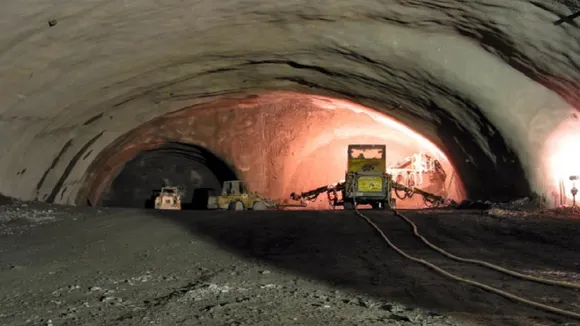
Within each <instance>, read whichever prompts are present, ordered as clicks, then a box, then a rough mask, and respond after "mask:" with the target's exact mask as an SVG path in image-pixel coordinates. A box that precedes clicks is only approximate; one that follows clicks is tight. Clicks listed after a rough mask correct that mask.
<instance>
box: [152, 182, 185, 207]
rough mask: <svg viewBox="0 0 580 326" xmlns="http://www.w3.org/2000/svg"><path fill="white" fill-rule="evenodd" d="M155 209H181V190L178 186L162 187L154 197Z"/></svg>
mask: <svg viewBox="0 0 580 326" xmlns="http://www.w3.org/2000/svg"><path fill="white" fill-rule="evenodd" d="M155 209H169V210H181V191H180V189H179V188H178V187H162V188H161V191H159V194H158V195H157V197H155Z"/></svg>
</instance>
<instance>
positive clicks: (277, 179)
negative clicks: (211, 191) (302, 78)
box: [77, 91, 479, 209]
mask: <svg viewBox="0 0 580 326" xmlns="http://www.w3.org/2000/svg"><path fill="white" fill-rule="evenodd" d="M384 111H385V110H383V111H381V110H378V109H374V108H368V107H363V106H361V105H358V104H356V103H354V102H350V101H347V100H342V99H337V98H331V97H326V96H318V95H312V94H306V93H296V92H286V91H276V92H273V91H272V92H264V93H259V95H256V94H252V95H250V96H246V97H243V98H237V99H225V100H224V99H223V98H217V99H214V100H210V101H208V102H207V103H205V104H203V105H196V106H190V107H185V108H183V109H180V110H177V111H173V112H170V113H167V114H165V115H163V116H160V117H157V118H154V119H152V120H150V121H148V122H146V123H144V124H142V125H141V126H139V127H137V128H135V129H133V130H132V131H130V132H128V133H126V134H124V135H122V136H121V137H118V138H117V139H116V140H115V141H114V142H113V143H111V144H110V145H109V146H108V147H107V148H106V149H104V150H103V151H101V152H100V153H99V155H97V157H96V159H95V160H94V161H93V162H92V164H91V166H90V167H89V168H88V169H87V171H86V174H85V177H84V180H83V182H82V186H81V189H80V191H79V193H78V197H77V204H79V203H80V204H81V205H83V204H85V203H88V204H89V205H92V206H100V205H101V206H102V205H105V206H110V205H111V201H110V200H109V198H108V197H110V195H109V194H107V191H109V190H108V189H110V188H115V187H118V186H117V185H116V183H122V180H123V179H122V177H121V178H120V179H119V176H123V172H122V170H123V167H126V166H127V165H129V166H131V165H135V164H136V163H134V162H132V160H133V161H135V160H140V159H142V158H141V157H142V156H144V155H149V156H151V155H153V154H154V155H156V156H157V157H159V156H160V155H165V154H167V153H176V150H177V149H176V148H175V146H176V144H180V145H179V146H178V147H179V148H180V150H182V149H183V144H196V145H195V146H198V147H200V148H205V149H207V150H208V151H209V152H211V153H213V154H214V155H215V157H217V158H219V159H220V160H221V161H223V162H228V163H226V165H227V166H228V168H229V169H230V170H231V171H232V173H230V174H229V176H231V177H234V176H235V178H237V179H240V180H243V181H245V182H246V184H247V185H248V187H249V190H251V191H256V192H258V193H260V194H262V195H264V196H265V197H267V198H269V199H273V200H275V201H278V202H281V203H283V204H289V203H292V202H291V201H290V200H289V194H290V193H291V192H296V191H304V190H308V187H313V186H315V184H316V186H319V185H323V184H332V183H335V182H337V181H339V180H342V179H344V172H345V167H346V146H347V144H349V143H369V142H372V143H379V144H385V145H387V148H388V150H387V151H388V158H387V163H388V164H390V165H393V164H395V163H397V162H399V161H400V160H402V159H405V158H406V157H409V156H411V155H413V154H415V153H417V152H424V153H427V154H429V155H430V156H432V157H434V158H436V159H438V160H440V161H441V162H443V163H444V164H443V165H444V166H445V169H446V170H447V171H448V175H447V177H448V180H449V177H451V175H453V176H452V177H451V180H452V183H453V185H446V188H447V189H448V190H449V189H451V191H450V192H452V193H453V196H452V197H453V198H450V199H454V200H462V199H465V198H466V197H467V196H468V193H469V192H470V191H473V190H475V191H478V190H479V189H474V188H473V187H472V188H469V187H466V185H465V184H464V182H463V178H464V177H465V176H466V175H465V174H464V173H462V172H465V168H463V171H462V169H461V163H462V162H461V161H460V162H459V168H457V167H456V166H455V165H454V164H455V162H453V161H452V159H453V157H452V159H448V158H447V156H446V154H445V152H446V151H447V149H446V148H444V147H443V148H440V147H439V146H438V145H439V142H440V141H441V140H440V139H437V138H435V139H434V140H435V142H432V141H431V139H428V138H426V137H425V136H423V134H424V133H425V130H422V131H419V132H417V131H414V130H412V129H411V128H410V127H408V126H405V125H404V124H402V123H401V122H399V121H397V120H395V119H393V118H391V117H390V116H389V115H387V114H385V113H384ZM419 122H420V121H419ZM420 123H421V122H420ZM432 129H433V128H432ZM168 139H170V140H171V141H170V142H168ZM187 146H189V145H187ZM191 146H194V145H191ZM343 147H344V148H343ZM187 148H188V150H189V148H190V147H187ZM319 163H320V164H319ZM328 163H330V165H331V168H328V167H325V164H328ZM183 169H185V168H182V170H183ZM330 170H332V171H333V172H332V173H326V172H328V171H330ZM214 174H216V173H214ZM321 176H324V177H321ZM467 177H470V176H469V175H467ZM116 179H118V180H117V181H114V180H116ZM157 179H158V180H160V179H162V177H160V176H158V177H157ZM218 179H219V178H218ZM184 180H187V178H185V179H184ZM221 181H223V177H222V180H221ZM128 183H130V182H128ZM160 185H161V182H160V181H157V184H156V185H150V186H149V188H151V187H152V186H155V187H158V186H160ZM425 187H429V185H425ZM185 188H190V189H195V188H196V186H195V184H192V183H190V184H188V185H186V187H185ZM126 191H129V190H126ZM202 201H203V200H202ZM115 205H119V204H118V203H116V204H115ZM398 205H399V203H398ZM402 206H403V208H404V206H405V205H402ZM196 207H200V206H196ZM399 207H401V206H399ZM200 208H201V207H200ZM407 208H421V207H417V206H416V205H415V206H410V207H407ZM320 209H323V208H322V207H320Z"/></svg>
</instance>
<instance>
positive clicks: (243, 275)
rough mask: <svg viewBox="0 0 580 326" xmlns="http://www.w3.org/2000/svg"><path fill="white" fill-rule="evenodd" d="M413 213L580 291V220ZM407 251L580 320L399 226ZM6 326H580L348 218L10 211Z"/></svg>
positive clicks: (3, 278)
mask: <svg viewBox="0 0 580 326" xmlns="http://www.w3.org/2000/svg"><path fill="white" fill-rule="evenodd" d="M500 213H501V212H498V211H495V212H489V213H488V212H486V213H482V212H481V211H460V210H455V211H446V210H439V211H435V210H432V211H409V212H406V213H405V214H406V215H408V216H409V217H410V218H411V219H413V220H414V221H415V222H416V223H417V224H418V225H419V227H420V231H421V232H422V233H423V234H424V235H425V236H427V238H428V239H429V240H431V241H432V242H433V243H434V244H436V245H439V246H441V247H443V248H444V249H447V250H449V251H451V252H452V253H455V254H458V255H460V256H464V257H469V258H478V259H484V260H487V261H490V262H493V263H497V264H500V265H502V266H505V267H509V268H513V269H515V270H518V271H523V272H527V273H531V274H534V275H541V276H545V277H550V278H554V279H560V280H568V281H577V282H580V253H579V251H578V249H579V248H580V238H578V237H577V234H578V233H579V231H580V220H578V219H576V220H574V219H563V218H553V217H539V216H534V215H530V214H505V213H503V214H500ZM367 215H368V216H370V217H372V218H373V220H374V221H375V222H377V224H379V225H380V226H381V227H382V228H383V229H384V230H385V231H386V233H387V235H388V236H389V237H392V240H393V242H394V243H395V244H396V245H398V246H400V248H401V249H403V250H405V251H408V252H409V253H410V254H412V255H414V256H418V257H421V258H424V259H427V260H428V261H430V262H433V263H435V264H437V265H439V266H441V267H443V268H444V269H446V270H448V271H450V272H452V273H456V274H458V275H460V276H463V277H469V278H474V279H476V280H477V281H480V282H484V283H487V284H489V285H492V286H496V287H498V288H500V289H503V290H506V291H510V292H514V293H516V294H518V295H522V296H524V297H526V298H528V299H532V300H536V301H540V302H544V303H548V304H553V305H555V306H558V307H560V308H565V309H570V310H575V311H576V312H580V292H578V291H574V290H567V289H560V288H555V287H551V286H544V285H540V284H534V283H531V282H527V281H520V280H517V279H514V278H512V277H509V276H506V275H502V274H499V273H497V272H494V271H490V270H486V269H484V268H482V267H477V266H471V265H466V264H462V263H458V262H454V261H450V260H448V259H446V258H444V257H442V256H441V255H439V254H437V253H435V252H434V251H432V250H430V249H429V248H427V247H426V246H425V245H423V244H422V243H421V242H419V241H418V240H417V239H416V238H414V237H413V236H412V233H411V232H410V228H409V226H408V225H407V224H405V223H404V222H403V221H401V220H400V219H398V218H397V217H395V216H393V215H392V214H390V213H388V212H373V211H369V212H368V214H367ZM0 257H1V259H0V289H1V291H0V302H1V303H0V324H1V325H145V324H149V325H522V326H523V325H526V326H528V325H580V323H578V321H574V320H569V319H566V318H562V317H559V316H556V315H552V314H549V313H544V312H542V311H538V310H535V309H532V308H529V307H526V306H523V305H521V304H517V303H514V302H512V301H509V300H507V299H503V298H501V297H499V296H497V295H494V294H490V293H487V292H484V291H481V290H479V289H476V288H473V287H471V286H469V285H464V284H458V283H456V282H453V281H451V280H449V279H447V278H444V277H443V276H440V275H439V274H436V273H435V272H433V271H432V270H429V269H427V268H425V267H423V266H421V265H419V264H417V263H414V262H411V261H409V260H406V259H405V258H403V257H401V256H399V255H398V254H396V253H395V252H394V251H393V250H392V249H390V248H389V247H388V246H387V245H386V244H385V243H384V242H383V241H382V240H381V239H380V238H379V237H378V236H377V235H376V233H375V232H374V231H373V230H372V229H371V228H370V227H369V226H368V224H365V223H364V221H362V220H361V219H359V218H357V217H356V216H354V214H353V213H352V212H345V211H276V212H196V211H182V212H159V211H147V210H129V209H126V210H122V209H99V210H97V209H89V208H75V207H64V206H56V205H47V204H40V203H20V202H12V203H5V205H3V206H0Z"/></svg>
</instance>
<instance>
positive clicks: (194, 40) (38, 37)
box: [0, 0, 580, 207]
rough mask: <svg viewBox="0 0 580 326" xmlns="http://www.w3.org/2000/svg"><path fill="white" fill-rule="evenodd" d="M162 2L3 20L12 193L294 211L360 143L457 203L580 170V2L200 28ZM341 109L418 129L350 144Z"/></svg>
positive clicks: (484, 0)
mask: <svg viewBox="0 0 580 326" xmlns="http://www.w3.org/2000/svg"><path fill="white" fill-rule="evenodd" d="M151 6H153V5H151V4H149V3H146V2H130V3H129V2H127V3H125V4H119V3H116V2H107V1H96V2H88V1H79V2H76V3H75V4H67V5H66V6H65V5H64V4H57V5H52V4H51V5H48V4H45V3H40V2H38V3H29V4H16V3H14V4H10V5H8V7H7V9H6V10H3V11H2V13H0V18H1V19H0V25H1V26H2V27H3V30H6V31H9V32H7V33H5V34H4V35H2V36H1V38H0V46H1V49H2V50H1V52H0V75H1V76H3V77H2V78H1V79H0V95H1V98H2V99H3V100H2V102H1V103H0V136H1V139H2V142H1V146H2V150H3V151H2V152H3V155H2V157H1V158H0V180H1V181H0V193H2V194H4V195H7V196H12V197H16V198H20V199H23V200H39V201H45V202H49V203H58V204H72V205H92V206H99V205H105V206H106V205H113V206H119V205H120V206H131V207H136V206H139V205H145V204H144V202H143V200H144V199H143V198H142V197H143V196H145V193H146V192H149V191H151V190H152V189H151V188H155V187H159V186H161V183H162V182H165V181H163V179H164V178H165V179H167V182H169V183H172V182H178V181H177V180H179V182H182V181H183V182H185V181H187V183H188V184H187V185H186V186H187V187H189V188H190V190H189V191H190V192H189V193H188V194H187V195H186V197H188V196H193V195H192V192H193V191H194V189H201V188H207V189H213V191H215V190H219V183H220V182H221V181H223V180H224V179H225V178H232V177H236V178H241V179H243V180H244V181H246V182H247V183H248V184H249V185H250V187H251V188H252V189H253V190H255V191H258V192H262V193H265V194H267V195H268V196H270V197H273V198H286V197H287V194H288V193H289V192H291V191H294V190H304V189H307V188H308V187H311V186H314V185H315V184H318V183H326V182H330V181H331V179H335V178H336V177H337V176H338V175H339V174H341V173H342V172H341V171H342V170H343V163H341V162H339V161H340V155H342V154H341V153H344V146H345V144H347V143H348V142H352V141H368V142H371V141H372V142H381V143H385V144H387V145H388V146H390V148H391V149H392V151H391V152H392V154H393V155H392V156H391V157H392V159H393V160H395V158H401V157H404V156H405V155H408V154H412V153H413V152H414V150H416V149H420V148H419V147H420V146H419V145H421V146H423V147H424V148H423V149H425V150H429V151H431V152H432V153H433V155H437V156H438V157H439V158H440V159H441V160H442V161H445V162H447V163H446V164H448V171H450V172H449V174H454V175H456V176H457V177H456V187H457V189H455V190H453V191H454V192H455V196H456V197H458V198H470V199H474V200H475V199H481V200H492V201H508V200H512V199H517V198H521V197H524V196H532V197H534V198H540V200H542V201H543V202H545V203H548V204H550V203H552V202H553V201H552V196H554V194H555V192H557V191H558V189H561V188H559V185H560V184H561V183H566V187H567V188H566V189H569V177H570V176H572V175H575V174H580V171H578V164H580V162H579V161H578V155H577V154H576V153H577V149H576V148H577V144H578V140H579V139H580V136H578V135H579V131H580V121H578V109H577V107H578V103H579V100H580V95H579V94H580V93H578V89H579V87H578V86H579V85H578V80H580V78H579V77H580V68H579V67H578V53H580V44H579V43H578V42H577V40H578V39H580V30H579V28H578V25H577V24H576V23H575V22H574V21H570V22H565V23H562V24H554V22H555V21H557V20H559V19H561V18H562V17H565V16H569V15H570V14H572V13H574V10H575V7H574V4H573V3H572V2H555V1H547V0H546V1H524V0H521V1H520V0H518V1H509V2H508V1H501V2H500V1H494V0H480V1H470V2H468V3H463V2H462V3H457V1H451V0H448V1H446V0H438V1H435V0H433V1H430V0H426V1H384V2H381V3H379V2H376V1H362V2H357V3H356V4H353V3H352V2H348V3H347V2H340V1H339V2H336V3H333V4H332V5H329V6H327V5H325V4H322V3H320V4H317V3H316V4H315V3H306V2H301V1H293V2H288V3H283V4H282V3H279V4H276V5H275V6H274V5H273V4H271V3H269V2H265V1H259V0H255V1H249V2H248V1H246V2H232V3H228V4H227V5H226V4H217V3H216V4H208V3H198V4H190V5H188V6H189V7H188V10H191V15H194V16H195V17H203V18H196V19H191V16H189V15H190V14H185V12H184V11H183V10H182V9H183V8H182V6H184V4H183V3H182V2H178V1H169V2H166V3H164V4H163V5H159V8H157V9H156V10H152V8H151ZM30 8H34V10H32V11H31V10H30ZM188 12H189V11H188ZM234 14H235V19H233V18H232V17H233V16H232V15H234ZM48 21H51V22H57V23H51V24H47V22H48ZM95 26H100V27H99V28H95ZM234 35H238V36H237V37H235V36H234ZM97 44H98V45H97ZM340 110H342V111H345V110H347V111H348V110H350V111H351V113H349V114H351V117H352V119H350V118H344V119H347V120H348V121H350V122H353V123H354V122H355V121H359V120H360V119H364V118H365V117H361V115H365V116H366V119H371V120H373V121H374V122H373V123H380V120H381V119H389V120H391V121H394V122H395V123H397V124H398V125H401V126H403V127H404V128H406V130H410V131H412V132H406V133H405V132H399V133H398V134H397V133H394V132H393V131H392V130H393V129H394V128H396V127H393V125H390V126H386V127H385V126H383V127H382V128H383V129H382V130H383V132H382V133H383V135H382V136H381V131H380V130H378V129H377V130H375V132H374V133H373V134H370V132H367V133H366V134H365V133H364V132H361V130H362V131H365V130H366V131H368V130H370V128H365V127H364V126H363V127H361V126H360V125H359V126H358V127H357V126H355V125H354V124H353V127H352V128H351V129H353V130H351V131H348V130H347V129H348V128H346V127H344V126H342V125H341V126H339V125H338V124H339V123H335V122H336V121H342V120H341V119H343V118H340V119H339V118H337V116H338V115H335V116H331V115H332V114H337V112H338V111H340ZM363 111H364V112H365V113H360V112H363ZM356 112H359V113H356ZM325 114H327V115H329V117H326V118H325V117H324V115H325ZM345 114H347V113H345ZM308 115H310V116H308ZM355 116H356V118H355ZM345 117H346V116H345ZM377 121H379V122H377ZM341 123H342V122H341ZM357 123H358V122H357ZM363 125H364V124H363ZM341 128H342V129H341ZM373 128H374V127H373ZM377 128H378V127H377ZM357 132H358V134H357ZM349 133H350V134H349ZM412 134H414V135H415V136H412ZM418 139H421V140H418ZM407 140H408V141H409V142H414V143H416V144H415V145H413V146H415V148H414V149H413V150H410V148H411V147H409V146H407V145H408V144H407V145H405V144H404V143H405V142H406V141H407ZM405 146H407V147H405ZM418 146H419V147H418ZM423 149H420V150H423ZM407 152H408V153H407ZM200 153H205V154H200ZM209 153H211V155H210V154H209ZM323 153H328V155H332V158H329V157H328V156H327V159H326V161H335V164H328V163H329V162H327V163H325V164H322V163H320V162H323V161H325V158H324V157H322V156H321V155H323ZM204 155H205V156H204ZM202 161H204V162H219V163H215V164H214V163H211V164H210V165H212V166H211V167H210V166H209V165H208V164H209V163H202ZM319 163H320V164H319ZM165 164H167V165H171V168H170V169H168V170H164V173H165V175H167V176H166V177H163V176H161V175H160V173H157V175H155V173H153V172H152V171H153V170H155V169H157V170H159V169H162V168H163V167H164V166H165ZM218 166H219V167H218ZM218 170H219V171H218ZM331 170H332V172H331ZM192 171H194V172H192ZM196 171H197V172H196ZM200 171H202V172H200ZM223 171H227V172H223ZM320 171H322V172H320ZM148 173H149V176H150V177H151V179H147V178H145V176H146V175H148ZM197 174H199V175H202V176H207V178H206V179H207V180H206V179H204V178H203V177H201V178H199V177H198V176H197ZM137 177H139V178H145V179H142V180H140V181H138V180H136V178H137ZM153 179H155V180H153ZM174 179H175V180H176V181H174ZM200 180H201V181H200ZM210 180H211V181H210ZM132 183H133V185H134V186H135V187H133V189H126V188H127V187H129V185H131V184H132ZM131 192H132V194H131ZM137 193H138V195H137ZM566 196H569V195H568V194H567V193H566ZM137 197H138V198H139V199H137ZM192 200H193V199H190V198H187V199H186V201H190V202H191V201H192Z"/></svg>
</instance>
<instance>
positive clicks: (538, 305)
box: [353, 198, 580, 320]
mask: <svg viewBox="0 0 580 326" xmlns="http://www.w3.org/2000/svg"><path fill="white" fill-rule="evenodd" d="M353 204H354V209H355V212H356V214H357V215H358V216H359V217H361V218H362V219H364V220H365V221H366V222H367V223H368V224H369V225H370V226H371V227H372V228H374V229H375V230H376V231H377V232H378V233H379V234H380V236H381V238H383V240H384V241H385V242H386V243H387V244H388V245H389V247H391V248H392V249H393V250H395V251H396V252H397V253H398V254H400V255H401V256H403V257H405V258H407V259H409V260H412V261H414V262H416V263H419V264H422V265H425V266H427V267H429V268H431V269H432V270H434V271H436V272H437V273H439V274H441V275H443V276H446V277H448V278H450V279H453V280H455V281H458V282H463V283H467V284H470V285H473V286H475V287H478V288H480V289H482V290H485V291H488V292H491V293H495V294H497V295H500V296H502V297H504V298H508V299H511V300H513V301H516V302H519V303H523V304H527V305H529V306H532V307H535V308H538V309H540V310H544V311H549V312H552V313H556V314H559V315H562V316H566V317H571V318H575V319H578V320H580V313H576V312H573V311H567V310H563V309H560V308H557V307H553V306H550V305H546V304H543V303H539V302H535V301H531V300H528V299H526V298H522V297H520V296H517V295H515V294H511V293H509V292H505V291H502V290H500V289H497V288H494V287H492V286H489V285H486V284H483V283H479V282H477V281H473V280H470V279H467V278H462V277H459V276H456V275H454V274H451V273H449V272H448V271H446V270H444V269H442V268H440V267H438V266H436V265H434V264H433V263H430V262H428V261H426V260H424V259H421V258H417V257H414V256H411V255H409V254H407V253H406V252H404V251H403V250H401V249H400V248H399V247H397V246H395V244H393V243H392V242H391V240H390V239H389V238H388V237H387V235H386V234H385V233H384V232H383V231H382V230H381V228H380V227H379V226H377V225H376V224H375V223H374V222H373V221H372V220H371V219H370V218H369V217H367V216H365V215H364V214H363V213H361V212H360V211H359V210H358V208H357V203H356V198H354V203H353ZM393 212H394V213H395V214H396V215H397V216H399V217H402V218H403V219H406V221H407V222H409V223H411V224H412V225H413V232H414V234H415V235H416V236H418V237H420V238H421V239H422V240H423V242H425V243H426V244H427V245H428V246H429V247H431V248H432V249H435V250H436V251H438V252H440V253H442V254H443V255H445V256H447V257H449V258H451V259H455V260H458V261H461V262H471V263H476V264H479V265H483V266H486V267H490V266H493V267H490V268H492V269H495V270H498V271H501V272H504V273H505V272H506V271H508V272H511V273H513V274H510V275H512V276H516V277H520V278H523V279H527V280H533V281H536V282H538V280H540V282H542V283H546V284H553V285H562V284H566V285H562V286H566V287H571V288H578V287H577V286H576V285H575V284H572V283H567V282H557V281H549V280H543V279H540V278H535V277H532V276H528V275H523V274H519V273H516V272H512V271H509V270H507V269H504V268H501V267H499V266H495V265H492V264H489V263H485V262H482V261H478V260H471V259H464V258H460V257H457V256H454V255H452V254H449V253H447V252H446V251H444V250H443V249H441V248H438V247H437V246H435V245H433V244H431V243H430V242H428V241H427V240H426V239H425V238H424V237H423V236H421V235H420V234H419V232H418V230H417V226H416V225H415V224H414V223H413V222H411V221H410V220H409V219H408V218H406V217H405V216H403V215H402V214H400V213H398V212H397V211H396V210H394V209H393ZM481 263H483V264H481ZM486 264H487V265H486ZM519 275H523V276H525V277H521V276H519ZM545 281H548V282H545ZM549 282H555V283H549ZM570 285H574V286H570Z"/></svg>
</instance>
